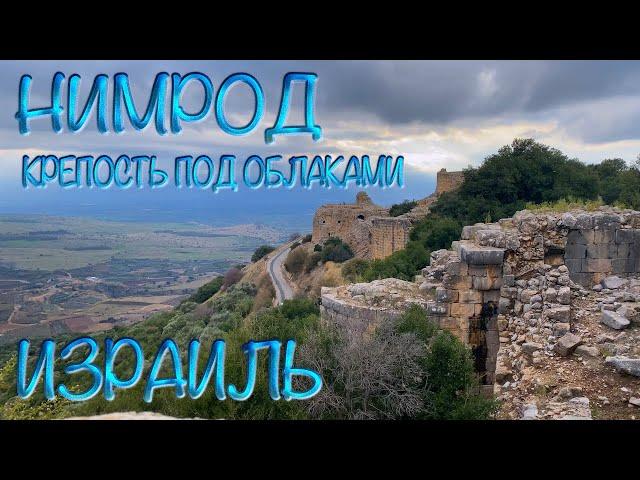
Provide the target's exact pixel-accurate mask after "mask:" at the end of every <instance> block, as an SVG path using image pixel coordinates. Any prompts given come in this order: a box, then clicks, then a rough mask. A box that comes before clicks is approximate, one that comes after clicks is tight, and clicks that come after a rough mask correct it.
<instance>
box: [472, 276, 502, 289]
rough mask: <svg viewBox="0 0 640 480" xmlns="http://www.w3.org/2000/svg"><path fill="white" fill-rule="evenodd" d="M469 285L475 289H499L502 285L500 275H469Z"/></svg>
mask: <svg viewBox="0 0 640 480" xmlns="http://www.w3.org/2000/svg"><path fill="white" fill-rule="evenodd" d="M471 278H472V280H471V287H472V288H475V289H476V290H499V289H500V288H501V287H502V278H501V277H495V278H491V277H476V276H473V277H471Z"/></svg>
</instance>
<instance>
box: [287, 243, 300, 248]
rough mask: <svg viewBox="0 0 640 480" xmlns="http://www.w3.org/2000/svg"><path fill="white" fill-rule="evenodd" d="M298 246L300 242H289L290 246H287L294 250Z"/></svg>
mask: <svg viewBox="0 0 640 480" xmlns="http://www.w3.org/2000/svg"><path fill="white" fill-rule="evenodd" d="M299 246H300V242H293V243H292V244H291V247H290V248H289V249H290V250H295V249H296V248H298V247H299Z"/></svg>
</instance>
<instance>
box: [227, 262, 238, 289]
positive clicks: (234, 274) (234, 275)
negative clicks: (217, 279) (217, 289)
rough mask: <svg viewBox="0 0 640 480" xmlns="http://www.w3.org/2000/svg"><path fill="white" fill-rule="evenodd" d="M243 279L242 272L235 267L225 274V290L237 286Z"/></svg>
mask: <svg viewBox="0 0 640 480" xmlns="http://www.w3.org/2000/svg"><path fill="white" fill-rule="evenodd" d="M241 279H242V272H241V271H240V269H239V268H237V267H233V268H230V269H229V270H227V272H226V273H225V274H224V283H223V287H224V288H225V289H227V288H229V287H230V286H231V285H235V284H236V283H238V282H239V281H240V280H241Z"/></svg>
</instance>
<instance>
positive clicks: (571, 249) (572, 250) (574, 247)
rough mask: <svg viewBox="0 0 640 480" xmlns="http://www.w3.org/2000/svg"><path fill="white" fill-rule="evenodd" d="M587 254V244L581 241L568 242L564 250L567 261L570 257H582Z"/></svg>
mask: <svg viewBox="0 0 640 480" xmlns="http://www.w3.org/2000/svg"><path fill="white" fill-rule="evenodd" d="M586 256H587V245H586V244H580V243H567V246H566V248H565V250H564V258H565V263H566V261H567V260H568V259H581V258H585V257H586Z"/></svg>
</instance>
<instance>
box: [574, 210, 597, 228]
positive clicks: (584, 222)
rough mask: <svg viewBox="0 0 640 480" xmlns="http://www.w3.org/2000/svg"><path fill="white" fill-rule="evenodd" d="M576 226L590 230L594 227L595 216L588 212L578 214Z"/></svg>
mask: <svg viewBox="0 0 640 480" xmlns="http://www.w3.org/2000/svg"><path fill="white" fill-rule="evenodd" d="M575 228H577V229H580V230H588V229H592V228H593V216H591V215H589V214H588V213H581V214H579V215H577V216H576V221H575Z"/></svg>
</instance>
